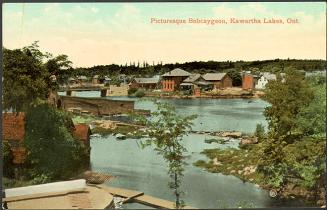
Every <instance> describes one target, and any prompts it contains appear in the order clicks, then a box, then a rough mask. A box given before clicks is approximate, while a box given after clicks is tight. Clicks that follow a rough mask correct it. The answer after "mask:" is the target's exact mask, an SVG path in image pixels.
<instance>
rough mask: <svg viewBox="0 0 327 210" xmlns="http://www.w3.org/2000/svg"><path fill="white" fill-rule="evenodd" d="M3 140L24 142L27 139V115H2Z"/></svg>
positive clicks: (20, 113)
mask: <svg viewBox="0 0 327 210" xmlns="http://www.w3.org/2000/svg"><path fill="white" fill-rule="evenodd" d="M2 117H3V118H2V129H3V131H2V138H3V139H4V140H20V141H21V140H23V139H24V137H25V113H23V112H19V113H18V114H16V113H2Z"/></svg>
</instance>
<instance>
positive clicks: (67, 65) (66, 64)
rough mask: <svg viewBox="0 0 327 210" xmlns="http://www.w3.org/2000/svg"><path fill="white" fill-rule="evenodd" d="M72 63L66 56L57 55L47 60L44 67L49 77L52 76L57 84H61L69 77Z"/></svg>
mask: <svg viewBox="0 0 327 210" xmlns="http://www.w3.org/2000/svg"><path fill="white" fill-rule="evenodd" d="M71 65H72V62H71V61H70V60H68V56H67V55H58V56H56V57H54V58H51V59H49V60H48V61H47V62H46V63H45V66H46V68H47V70H48V72H49V74H50V75H54V76H55V77H56V79H57V82H58V83H59V84H63V83H64V82H65V81H67V80H68V78H69V76H71V71H72V66H71Z"/></svg>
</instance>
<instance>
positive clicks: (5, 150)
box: [2, 141, 14, 177]
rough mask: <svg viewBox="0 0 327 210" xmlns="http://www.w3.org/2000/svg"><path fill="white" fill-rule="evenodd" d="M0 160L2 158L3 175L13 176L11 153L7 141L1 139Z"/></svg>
mask: <svg viewBox="0 0 327 210" xmlns="http://www.w3.org/2000/svg"><path fill="white" fill-rule="evenodd" d="M2 160H3V176H5V177H13V175H14V171H13V163H12V160H13V155H12V153H11V151H10V145H9V143H8V142H4V141H2Z"/></svg>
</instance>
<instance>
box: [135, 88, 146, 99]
mask: <svg viewBox="0 0 327 210" xmlns="http://www.w3.org/2000/svg"><path fill="white" fill-rule="evenodd" d="M135 96H136V97H138V98H141V97H143V96H145V92H144V90H142V89H138V90H137V91H136V92H135Z"/></svg>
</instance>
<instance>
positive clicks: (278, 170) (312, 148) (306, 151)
mask: <svg viewBox="0 0 327 210" xmlns="http://www.w3.org/2000/svg"><path fill="white" fill-rule="evenodd" d="M325 91H326V80H325V78H322V77H313V78H311V79H309V80H304V78H303V76H301V75H300V74H298V73H297V72H296V71H294V70H292V69H289V70H288V71H287V74H286V76H285V77H284V78H282V77H281V76H280V75H279V76H278V78H277V80H276V81H273V82H270V83H268V85H267V92H266V95H265V96H264V99H265V100H266V101H268V102H269V103H270V104H271V105H270V106H268V107H267V108H266V109H265V112H264V115H265V116H266V119H267V121H268V124H269V126H268V132H266V133H265V132H264V129H263V128H262V126H257V130H256V136H257V137H258V139H259V143H258V144H255V145H246V146H242V147H240V149H226V150H221V149H210V150H205V151H203V154H205V155H206V156H207V157H209V159H210V160H209V161H208V162H207V161H203V160H199V161H197V162H196V163H194V164H195V165H196V166H199V167H202V168H205V169H206V170H208V171H210V172H215V173H223V174H228V175H234V176H237V177H239V178H241V179H243V180H246V181H250V182H253V183H257V184H259V185H260V186H262V187H263V188H265V189H269V190H270V189H274V190H276V192H278V195H279V196H280V197H281V198H292V197H297V198H301V199H304V200H306V201H308V202H311V203H314V204H315V205H325V204H326V200H325V195H326V180H325V176H326V162H325V160H326V154H325V151H326V144H325V141H326V133H325V132H326V130H325V129H326V128H325V125H326V119H325V117H323V116H325V115H326V92H325Z"/></svg>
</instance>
